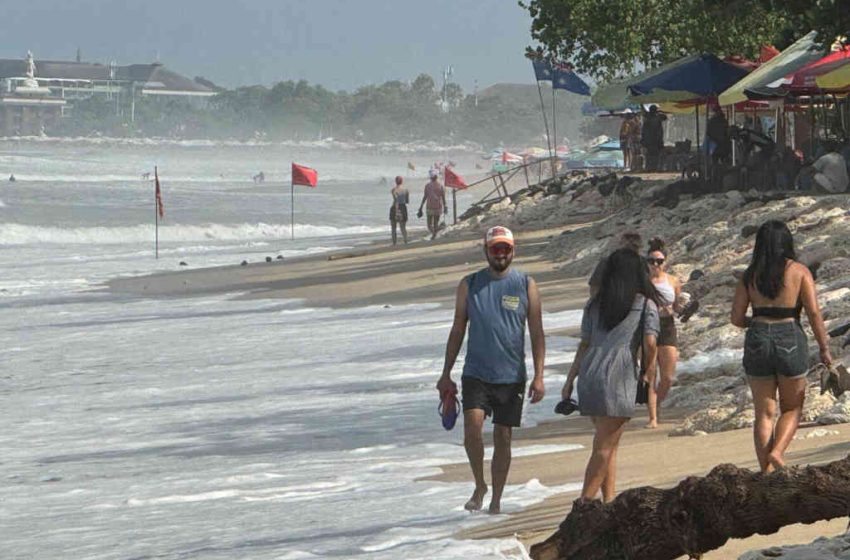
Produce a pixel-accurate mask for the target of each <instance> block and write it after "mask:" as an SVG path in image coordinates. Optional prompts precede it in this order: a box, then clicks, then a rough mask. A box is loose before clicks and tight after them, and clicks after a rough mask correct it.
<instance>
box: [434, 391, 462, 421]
mask: <svg viewBox="0 0 850 560" xmlns="http://www.w3.org/2000/svg"><path fill="white" fill-rule="evenodd" d="M437 412H439V413H440V417H441V418H442V419H443V428H445V429H446V430H451V429H452V428H454V427H455V423H456V422H457V417H458V415H459V414H460V401H458V400H457V389H455V390H454V391H440V405H439V406H438V407H437Z"/></svg>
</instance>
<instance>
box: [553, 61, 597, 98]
mask: <svg viewBox="0 0 850 560" xmlns="http://www.w3.org/2000/svg"><path fill="white" fill-rule="evenodd" d="M556 89H565V90H567V91H571V92H573V93H577V94H579V95H590V86H588V85H587V83H585V81H584V80H582V79H581V78H579V77H578V76H577V75H576V73H575V72H574V71H573V65H572V64H570V63H562V64H555V65H554V68H553V74H552V90H553V91H554V90H556Z"/></svg>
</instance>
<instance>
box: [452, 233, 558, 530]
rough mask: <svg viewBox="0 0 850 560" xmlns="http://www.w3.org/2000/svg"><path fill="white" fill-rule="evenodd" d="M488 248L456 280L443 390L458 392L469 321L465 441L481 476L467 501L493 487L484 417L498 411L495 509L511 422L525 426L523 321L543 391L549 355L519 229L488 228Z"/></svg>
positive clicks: (477, 502)
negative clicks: (521, 260) (488, 478)
mask: <svg viewBox="0 0 850 560" xmlns="http://www.w3.org/2000/svg"><path fill="white" fill-rule="evenodd" d="M484 253H485V256H486V258H487V263H488V264H489V266H488V267H487V268H484V269H482V270H479V271H478V272H476V273H474V274H470V275H469V276H466V277H465V278H464V279H463V280H461V282H460V285H459V286H458V288H457V296H456V301H455V316H454V324H453V325H452V330H451V333H450V334H449V340H448V342H447V343H446V358H445V363H444V364H443V374H442V376H441V377H440V380H439V381H438V382H437V390H439V391H440V392H444V391H449V392H454V393H456V392H457V385H455V383H454V382H453V381H452V378H451V371H452V367H453V366H454V363H455V359H457V355H458V352H459V351H460V347H461V345H462V344H463V339H464V336H465V334H466V327H467V323H468V324H469V342H468V343H467V348H466V359H465V361H464V365H463V375H462V376H461V386H462V395H461V396H462V399H463V422H464V434H463V444H464V447H465V448H466V456H467V457H468V458H469V466H470V467H471V468H472V475H473V477H474V478H475V490H474V491H473V493H472V497H471V498H470V499H469V501H467V502H466V505H465V506H464V507H465V508H466V509H467V510H469V511H474V510H479V509H481V507H482V505H483V503H484V496H485V494H487V483H486V482H485V481H484V439H483V437H482V431H483V428H484V419H485V418H486V417H487V416H492V417H493V425H494V427H493V460H492V462H491V475H492V483H493V494H492V496H491V498H490V507H489V512H490V513H499V512H500V510H501V500H502V490H504V487H505V481H506V480H507V478H508V470H509V469H510V466H511V430H512V428H514V427H519V425H520V419H521V416H522V404H523V396H524V393H525V383H526V367H525V325H526V323H527V324H528V330H529V334H530V335H531V354H532V358H533V362H534V378H533V379H532V381H531V387H530V388H529V391H528V396H529V398H530V399H531V402H532V403H536V402H539V401H540V399H542V398H543V394H544V392H545V389H544V387H543V359H544V355H545V353H546V342H545V339H544V335H543V319H542V316H543V312H542V308H541V305H540V294H539V292H538V290H537V284H535V282H534V280H533V279H532V278H531V277H529V276H526V275H525V274H523V273H522V272H519V271H518V270H516V269H512V268H510V266H511V262H512V261H513V257H514V237H513V234H512V233H511V231H510V230H509V229H508V228H505V227H501V226H496V227H492V228H490V229H489V230H487V234H486V235H485V237H484Z"/></svg>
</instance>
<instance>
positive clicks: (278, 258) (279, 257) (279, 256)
mask: <svg viewBox="0 0 850 560" xmlns="http://www.w3.org/2000/svg"><path fill="white" fill-rule="evenodd" d="M275 258H276V259H277V260H279V261H282V260H283V255H278V256H277V257H275Z"/></svg>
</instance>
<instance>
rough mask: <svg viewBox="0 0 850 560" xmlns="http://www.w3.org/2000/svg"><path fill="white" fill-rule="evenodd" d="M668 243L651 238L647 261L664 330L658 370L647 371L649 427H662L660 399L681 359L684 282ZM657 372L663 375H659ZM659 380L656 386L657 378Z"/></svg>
mask: <svg viewBox="0 0 850 560" xmlns="http://www.w3.org/2000/svg"><path fill="white" fill-rule="evenodd" d="M667 258H668V252H667V246H666V245H665V243H664V241H663V240H662V239H660V238H658V237H654V238H652V239H650V240H649V251H648V252H647V254H646V262H647V264H648V265H649V277H650V278H651V279H652V284H653V285H654V286H655V291H656V292H657V293H658V317H659V323H660V325H661V330H660V331H659V333H658V341H657V346H658V360H657V361H658V370H659V371H658V372H656V370H655V369H653V370H652V371H648V372H647V374H646V378H647V382H648V383H649V399H648V401H647V403H646V407H647V410H648V411H649V423H648V424H647V425H646V427H647V428H657V427H658V402H659V401H661V400H664V398H665V397H666V396H667V393H668V392H669V391H670V387H671V386H672V385H673V378H674V377H675V376H676V363H677V362H678V361H679V349H678V346H679V337H678V335H677V333H676V314H678V313H681V311H682V307H683V303H684V302H683V301H682V299H681V294H682V283H681V282H680V281H679V279H678V278H676V277H675V276H673V275H672V274H669V273H668V272H667V264H668V263H667ZM656 373H658V374H660V375H656ZM657 377H660V378H659V379H658V384H657V387H656V378H657Z"/></svg>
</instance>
